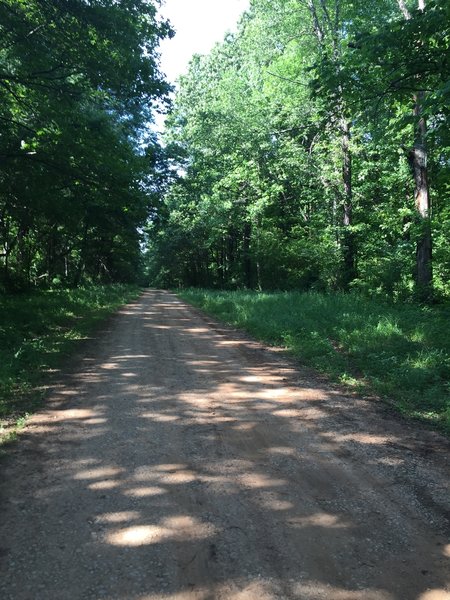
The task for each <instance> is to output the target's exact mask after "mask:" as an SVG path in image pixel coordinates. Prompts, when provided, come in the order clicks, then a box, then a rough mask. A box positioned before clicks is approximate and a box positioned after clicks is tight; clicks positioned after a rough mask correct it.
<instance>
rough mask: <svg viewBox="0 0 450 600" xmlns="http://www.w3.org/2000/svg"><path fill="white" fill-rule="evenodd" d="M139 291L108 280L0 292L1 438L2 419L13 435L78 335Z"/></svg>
mask: <svg viewBox="0 0 450 600" xmlns="http://www.w3.org/2000/svg"><path fill="white" fill-rule="evenodd" d="M138 294H139V289H138V288H137V287H136V286H127V285H109V286H94V287H89V288H80V289H74V290H54V291H40V292H34V293H31V294H17V295H1V296H0V306H1V310H0V438H1V437H2V436H1V433H2V424H3V425H5V424H6V423H8V425H9V427H8V438H11V437H12V436H14V427H13V428H12V429H11V427H10V426H11V424H14V423H15V424H16V429H17V427H19V428H20V427H21V426H22V425H23V422H24V418H25V416H26V415H27V414H29V413H31V412H33V411H34V410H35V409H36V407H38V406H39V405H40V404H41V401H42V394H40V393H39V392H38V391H37V389H36V388H37V386H38V385H39V384H42V383H43V382H44V381H45V380H46V378H48V377H49V374H50V373H51V372H52V371H55V370H57V369H58V368H60V367H61V366H62V365H63V363H64V360H65V359H67V357H68V356H69V355H70V353H72V352H73V351H74V349H75V348H76V346H77V344H78V343H79V341H80V340H82V339H85V338H87V337H89V335H90V334H92V332H93V330H94V329H95V327H96V326H97V325H98V324H99V323H100V322H101V321H102V320H104V319H105V318H106V317H107V316H108V315H109V314H111V313H112V312H113V311H115V310H116V309H117V308H118V307H119V306H121V305H123V304H124V303H126V302H128V301H129V300H131V299H133V298H136V297H137V295H138ZM3 437H6V436H3Z"/></svg>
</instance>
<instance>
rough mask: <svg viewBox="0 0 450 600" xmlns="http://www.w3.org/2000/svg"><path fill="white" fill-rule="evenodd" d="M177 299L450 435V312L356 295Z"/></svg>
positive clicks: (210, 294)
mask: <svg viewBox="0 0 450 600" xmlns="http://www.w3.org/2000/svg"><path fill="white" fill-rule="evenodd" d="M179 295H180V297H181V298H183V299H184V300H186V301H187V302H190V303H191V304H193V305H195V306H197V307H199V308H201V309H203V310H205V311H206V312H208V313H210V314H212V315H214V316H216V317H218V318H219V319H221V320H223V321H225V322H226V323H229V324H231V325H234V326H236V327H239V328H242V329H245V330H246V331H248V332H249V333H251V334H252V335H254V336H255V337H257V338H258V339H260V340H262V341H264V342H266V343H268V344H274V345H282V346H285V347H286V348H287V349H288V350H289V351H291V352H292V353H293V354H294V355H295V356H296V357H297V358H299V359H300V360H301V361H302V362H303V363H304V364H306V365H309V366H311V367H314V368H315V369H317V370H319V371H321V372H323V373H326V374H328V375H329V376H331V378H332V379H334V380H338V381H339V382H341V383H344V384H346V385H349V386H352V387H353V388H355V389H357V390H358V391H362V392H370V391H375V392H376V393H378V394H379V395H381V396H382V397H384V398H385V399H388V400H390V401H391V402H392V403H393V404H394V405H395V406H396V407H397V409H398V410H399V411H401V412H403V413H405V414H407V415H410V416H414V417H417V418H420V419H423V420H426V421H428V422H431V423H433V424H435V425H436V426H438V427H439V428H441V429H445V430H446V431H447V432H448V433H450V384H449V380H450V377H449V376H450V336H449V331H450V313H449V311H448V309H445V308H442V307H440V308H423V307H420V306H418V305H412V304H398V305H397V304H395V305H394V304H387V303H384V302H381V301H379V300H373V299H368V298H366V297H363V296H359V295H356V294H338V293H336V294H329V295H324V294H319V293H300V292H285V293H257V292H240V291H237V292H218V291H208V290H199V289H189V290H185V291H183V292H181V293H180V294H179Z"/></svg>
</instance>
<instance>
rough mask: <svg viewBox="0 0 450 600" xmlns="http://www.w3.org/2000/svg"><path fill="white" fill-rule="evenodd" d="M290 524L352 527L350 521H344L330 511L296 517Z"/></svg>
mask: <svg viewBox="0 0 450 600" xmlns="http://www.w3.org/2000/svg"><path fill="white" fill-rule="evenodd" d="M288 523H289V525H293V526H294V527H328V528H331V529H346V528H348V527H350V525H349V524H348V523H345V522H343V521H342V520H341V519H340V518H339V517H337V516H336V515H331V514H329V513H315V514H314V515H309V516H307V517H295V518H294V519H289V521H288Z"/></svg>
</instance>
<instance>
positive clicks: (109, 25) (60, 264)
mask: <svg viewBox="0 0 450 600" xmlns="http://www.w3.org/2000/svg"><path fill="white" fill-rule="evenodd" d="M156 5H157V2H156V1H155V2H153V1H151V0H150V1H148V0H127V1H124V2H115V1H113V0H93V1H91V2H83V1H82V0H70V1H67V2H60V1H58V0H50V1H48V2H41V1H39V0H29V1H27V2H23V1H21V0H4V1H3V2H1V3H0V39H1V42H0V190H1V191H0V260H1V263H0V264H1V265H2V270H1V274H0V290H1V288H4V289H6V290H14V289H22V288H24V287H30V286H31V285H34V286H37V285H46V286H52V285H55V284H56V285H58V284H64V285H77V284H78V283H80V282H81V281H84V282H86V281H97V280H105V281H131V280H134V279H135V278H136V275H137V272H138V270H139V267H140V264H139V263H140V236H139V232H138V228H139V227H140V226H142V225H143V224H144V222H145V220H146V218H147V215H148V212H149V209H150V208H151V206H152V204H153V198H152V194H151V193H150V191H151V190H149V186H150V185H151V179H152V176H153V174H154V173H155V170H156V164H157V161H158V158H159V153H160V150H159V149H158V145H157V143H156V140H155V139H154V138H152V136H150V134H149V130H148V127H149V123H150V122H151V119H152V111H153V110H154V108H155V105H156V103H157V102H159V101H161V99H163V98H164V96H165V94H166V92H167V89H168V88H167V84H166V83H165V82H164V81H163V79H162V76H161V75H160V73H159V71H158V64H157V54H156V48H157V44H158V43H159V40H160V39H161V38H163V37H165V36H167V35H169V34H170V30H169V28H168V25H167V24H166V23H162V22H159V21H158V19H157V17H156Z"/></svg>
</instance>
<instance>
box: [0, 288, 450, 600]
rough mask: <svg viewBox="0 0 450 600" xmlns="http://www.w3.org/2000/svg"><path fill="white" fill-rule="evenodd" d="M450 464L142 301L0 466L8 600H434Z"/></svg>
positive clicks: (169, 298)
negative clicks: (449, 466)
mask: <svg viewBox="0 0 450 600" xmlns="http://www.w3.org/2000/svg"><path fill="white" fill-rule="evenodd" d="M448 450H449V444H448V442H446V441H445V440H443V439H442V438H441V437H440V436H438V435H435V434H432V433H426V432H425V433H423V432H420V429H419V427H416V426H415V425H410V424H407V423H405V422H403V421H402V420H401V419H400V418H398V417H395V416H392V415H390V414H389V412H388V411H387V410H386V408H385V407H383V406H382V405H381V404H380V403H378V402H376V401H365V400H359V399H355V398H349V397H345V396H343V395H341V394H340V393H339V392H338V391H336V390H335V389H333V388H332V387H330V386H327V385H326V384H323V383H320V381H319V380H318V379H315V378H314V377H312V378H311V376H308V375H307V374H306V372H302V371H299V370H297V369H296V368H295V366H294V365H293V364H292V363H290V362H289V361H288V360H287V359H285V358H283V356H282V355H281V354H280V353H277V352H275V351H271V350H267V349H265V348H263V347H262V346H260V345H258V344H256V343H254V342H252V341H249V340H248V339H245V338H244V336H243V335H241V334H239V333H235V332H232V331H229V330H226V329H223V328H220V327H219V326H217V325H215V324H213V323H210V320H209V319H208V318H207V317H203V316H201V315H199V314H198V313H197V312H196V311H194V310H193V309H191V308H189V307H188V306H186V305H185V304H183V303H182V302H180V301H179V300H178V299H177V298H176V297H175V296H173V295H171V294H168V293H164V292H157V291H148V292H146V293H145V294H144V295H143V296H142V297H141V299H140V300H139V301H138V302H136V303H134V304H131V305H129V306H127V307H125V308H124V309H123V310H122V311H121V312H120V314H119V315H117V316H116V317H114V318H113V319H112V320H111V322H110V323H109V326H108V328H107V330H105V331H103V332H102V333H101V335H99V336H98V339H97V340H95V341H93V342H92V343H89V344H88V346H87V348H85V354H84V356H82V357H79V360H78V361H77V364H76V366H75V367H74V368H73V371H72V372H71V373H69V374H66V376H65V377H64V379H62V380H61V382H60V383H59V384H55V385H54V387H53V389H52V390H51V391H50V394H49V403H48V405H47V409H46V410H45V411H42V412H40V413H39V414H37V415H35V416H34V417H33V418H32V419H31V422H30V426H29V427H28V429H27V430H26V431H25V433H24V434H23V436H22V438H21V441H20V443H18V444H16V445H15V446H13V447H12V448H11V449H10V451H9V456H8V457H7V458H6V459H2V461H0V481H1V495H0V519H1V525H0V575H1V577H0V598H1V600H66V599H67V600H97V599H98V600H100V599H107V600H157V599H160V600H194V599H195V600H216V599H223V600H274V599H282V600H284V599H286V600H288V599H294V598H295V599H301V600H303V599H304V600H319V599H326V600H438V599H439V600H444V598H450V594H449V592H448V590H449V588H448V587H447V586H448V583H449V568H448V563H449V557H450V545H449V544H450V540H449V536H448V532H449V529H448V521H447V520H446V515H447V517H448V508H449V499H450V498H449V494H448V488H446V485H447V484H448V481H449V477H448V475H449V470H448V463H447V466H446V459H448V456H449V454H448ZM446 511H447V512H446ZM446 590H447V591H446Z"/></svg>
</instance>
